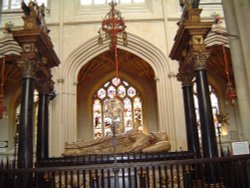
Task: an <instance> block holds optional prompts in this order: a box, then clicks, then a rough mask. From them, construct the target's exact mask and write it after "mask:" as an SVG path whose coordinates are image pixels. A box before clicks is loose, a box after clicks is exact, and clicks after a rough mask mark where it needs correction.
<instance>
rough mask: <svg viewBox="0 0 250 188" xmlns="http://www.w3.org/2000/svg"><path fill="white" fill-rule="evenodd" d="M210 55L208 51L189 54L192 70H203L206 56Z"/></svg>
mask: <svg viewBox="0 0 250 188" xmlns="http://www.w3.org/2000/svg"><path fill="white" fill-rule="evenodd" d="M209 57H210V52H208V51H204V52H195V53H193V54H192V55H191V56H190V60H191V61H192V62H193V64H194V71H196V70H205V69H206V65H207V61H208V58H209Z"/></svg>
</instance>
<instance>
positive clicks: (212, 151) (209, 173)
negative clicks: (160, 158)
mask: <svg viewBox="0 0 250 188" xmlns="http://www.w3.org/2000/svg"><path fill="white" fill-rule="evenodd" d="M208 58H209V52H207V51H203V52H195V53H193V54H192V60H193V63H194V74H195V79H196V85H197V96H198V104H199V114H200V123H201V134H202V150H203V156H204V157H205V158H213V157H218V150H217V143H216V137H215V128H214V120H213V114H212V107H211V100H210V94H209V88H208V80H207V71H206V63H207V60H208ZM206 181H207V183H208V184H209V185H215V184H217V183H218V182H219V180H218V174H217V170H216V168H215V166H214V165H213V164H208V165H206Z"/></svg>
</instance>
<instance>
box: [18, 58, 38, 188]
mask: <svg viewBox="0 0 250 188" xmlns="http://www.w3.org/2000/svg"><path fill="white" fill-rule="evenodd" d="M19 66H20V67H21V68H22V71H23V78H22V94H21V113H20V125H19V148H18V168H25V169H27V168H32V167H33V124H34V120H33V117H34V110H33V108H34V84H35V80H34V77H35V73H34V67H35V66H34V62H20V63H19ZM31 186H32V174H30V173H23V174H22V175H21V176H20V187H21V188H29V187H31Z"/></svg>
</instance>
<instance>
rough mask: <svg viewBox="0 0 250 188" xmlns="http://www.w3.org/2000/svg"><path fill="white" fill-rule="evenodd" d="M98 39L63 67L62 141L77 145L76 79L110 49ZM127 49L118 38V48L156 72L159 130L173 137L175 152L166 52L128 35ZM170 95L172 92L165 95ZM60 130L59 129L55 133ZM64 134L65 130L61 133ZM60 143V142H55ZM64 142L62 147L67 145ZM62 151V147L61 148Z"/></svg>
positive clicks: (87, 45) (88, 43)
mask: <svg viewBox="0 0 250 188" xmlns="http://www.w3.org/2000/svg"><path fill="white" fill-rule="evenodd" d="M97 38H98V37H97V36H96V37H94V38H91V39H90V40H88V41H87V42H85V43H83V44H82V45H80V46H79V47H78V48H77V49H75V50H74V51H72V53H71V54H70V55H69V57H68V58H67V59H66V61H65V62H64V63H63V65H62V66H63V67H62V77H63V78H65V80H64V81H63V84H62V86H60V87H61V90H62V92H61V93H62V95H61V96H58V98H60V99H58V100H60V101H61V106H60V107H59V108H61V109H62V110H60V112H61V117H62V122H61V124H62V125H61V126H62V127H63V128H64V129H63V131H64V132H61V134H62V135H61V136H63V138H61V140H64V142H65V141H68V142H71V141H76V139H77V117H76V114H77V96H76V95H77V87H76V86H77V76H78V73H79V71H80V69H81V68H82V67H83V66H84V65H85V64H86V63H87V62H89V61H90V60H91V59H93V58H94V57H96V56H98V55H99V54H101V53H103V52H105V51H107V50H108V49H109V41H104V43H103V45H98V44H97ZM128 44H129V45H128V46H127V47H124V46H123V44H122V39H121V38H118V46H117V47H118V48H119V49H122V50H126V51H128V52H130V53H133V54H135V55H136V56H138V57H140V58H141V59H143V60H145V61H146V62H147V63H148V64H149V65H150V66H151V67H152V69H153V70H154V73H155V78H154V79H155V82H156V90H157V91H156V93H157V99H158V100H157V106H158V109H157V110H158V124H159V125H158V129H159V131H167V132H168V133H169V135H170V142H171V144H172V148H176V130H175V120H174V110H173V107H174V103H173V91H172V81H171V79H170V78H169V77H168V73H169V72H170V65H169V63H168V60H167V58H166V55H164V54H163V52H162V51H161V50H160V49H159V48H157V47H156V46H154V45H153V44H151V43H149V42H148V41H146V40H144V39H142V38H140V37H138V36H136V35H133V34H131V33H128ZM166 91H169V92H166ZM54 130H58V129H56V128H55V129H54ZM61 131H62V130H61ZM56 142H58V139H57V140H56ZM64 142H63V143H64ZM61 150H63V147H62V146H61Z"/></svg>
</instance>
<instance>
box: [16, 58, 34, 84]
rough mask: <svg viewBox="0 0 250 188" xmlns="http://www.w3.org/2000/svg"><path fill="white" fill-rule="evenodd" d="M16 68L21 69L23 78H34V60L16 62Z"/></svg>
mask: <svg viewBox="0 0 250 188" xmlns="http://www.w3.org/2000/svg"><path fill="white" fill-rule="evenodd" d="M17 66H18V67H19V68H21V70H22V71H23V72H22V76H23V78H33V79H35V78H36V69H37V64H36V61H35V60H30V61H18V62H17Z"/></svg>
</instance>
